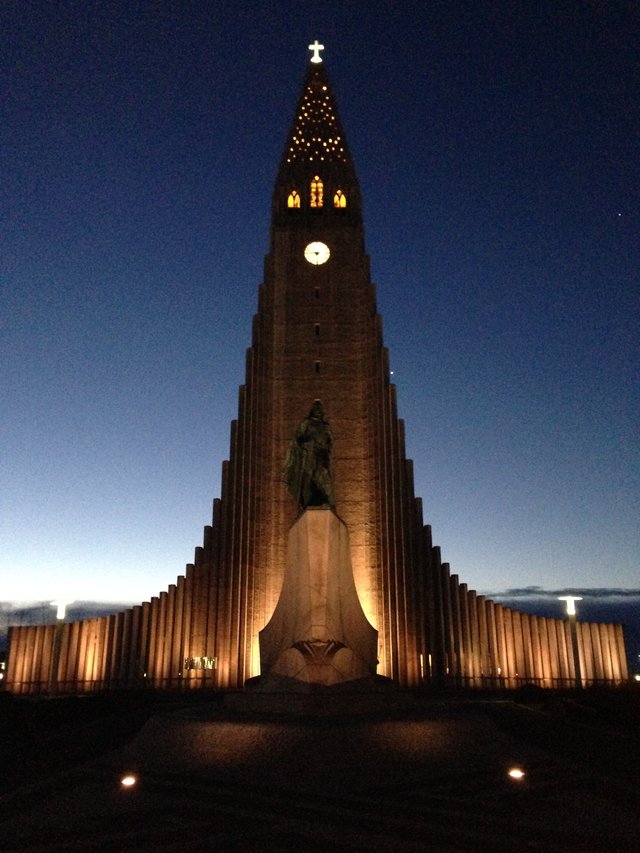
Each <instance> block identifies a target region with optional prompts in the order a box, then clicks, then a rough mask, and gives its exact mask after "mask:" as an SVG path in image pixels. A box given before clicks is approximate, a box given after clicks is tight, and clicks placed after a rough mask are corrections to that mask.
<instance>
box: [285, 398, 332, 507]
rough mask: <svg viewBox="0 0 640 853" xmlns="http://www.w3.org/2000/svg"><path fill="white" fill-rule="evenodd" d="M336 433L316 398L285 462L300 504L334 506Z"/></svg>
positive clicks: (292, 491) (289, 482)
mask: <svg viewBox="0 0 640 853" xmlns="http://www.w3.org/2000/svg"><path fill="white" fill-rule="evenodd" d="M332 446H333V436H332V435H331V428H330V427H329V424H328V423H327V421H326V420H325V419H324V409H323V408H322V403H321V402H320V400H316V401H315V402H314V404H313V406H312V407H311V411H310V412H309V415H308V417H306V418H305V419H304V420H303V421H302V422H301V423H300V425H299V426H298V428H297V429H296V432H295V435H294V437H293V439H292V440H291V444H290V445H289V452H288V453H287V460H286V462H285V466H284V480H285V483H286V484H287V488H288V490H289V492H290V494H291V495H292V496H293V498H294V499H295V500H296V501H297V503H298V506H300V507H302V508H303V509H306V508H307V507H308V506H330V507H332V508H333V507H334V506H335V503H334V499H333V487H332V484H331V449H332Z"/></svg>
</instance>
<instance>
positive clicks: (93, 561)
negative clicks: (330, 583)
mask: <svg viewBox="0 0 640 853" xmlns="http://www.w3.org/2000/svg"><path fill="white" fill-rule="evenodd" d="M0 30H1V36H0V38H1V39H2V50H1V51H0V63H1V64H2V100H3V106H2V111H3V116H2V119H1V121H0V146H1V154H0V156H1V158H2V159H1V166H2V185H3V186H2V200H1V204H2V222H1V226H0V227H1V232H0V275H1V287H2V310H1V312H0V315H1V318H2V332H1V334H2V342H1V346H2V374H1V382H2V465H1V473H0V478H1V481H0V488H1V499H2V508H1V509H2V517H1V521H0V525H1V526H0V540H1V554H0V559H1V563H0V574H1V588H0V600H1V601H26V600H32V599H46V598H54V597H58V596H64V597H68V598H71V599H91V600H98V601H100V600H104V601H111V602H113V601H122V602H131V603H133V602H140V601H142V600H148V599H149V598H150V597H151V596H152V595H156V594H157V593H158V592H159V591H160V590H162V589H166V588H167V586H168V584H170V583H173V582H175V578H176V576H177V575H179V574H182V573H183V572H184V567H185V564H186V563H188V562H190V561H191V560H192V559H193V550H194V547H195V546H197V545H200V544H201V543H202V528H203V526H204V525H205V524H208V523H210V518H211V502H212V500H213V498H214V497H217V496H219V494H220V473H221V464H222V461H223V460H224V459H226V458H228V453H229V426H230V421H231V420H232V419H233V418H234V417H235V415H236V411H237V397H238V387H239V385H240V384H241V383H242V382H243V379H244V359H245V350H246V348H247V347H248V346H249V345H250V342H251V319H252V315H253V313H254V312H255V310H256V308H257V291H258V285H259V284H260V282H261V280H262V271H263V259H264V255H265V254H266V252H267V249H268V232H269V216H270V203H271V192H272V189H273V183H274V180H275V175H276V170H277V166H278V162H279V159H280V156H281V153H282V148H283V146H284V143H285V137H286V135H287V131H288V130H289V127H290V124H291V121H292V118H293V113H294V108H295V104H296V101H297V98H298V96H299V93H300V89H301V86H302V82H303V79H304V75H305V72H306V67H307V62H308V56H309V51H308V50H307V45H308V44H309V43H310V42H312V41H313V40H314V39H315V38H318V40H319V41H321V42H322V44H324V45H325V48H326V49H325V51H324V59H325V63H326V69H327V73H328V75H329V78H330V80H331V82H332V85H333V88H334V91H335V94H336V98H337V102H338V105H339V108H340V113H341V118H342V121H343V124H344V127H345V130H346V134H347V137H348V140H349V145H350V148H351V152H352V154H353V157H354V160H355V164H356V168H357V171H358V176H359V180H360V185H361V190H362V194H363V198H364V216H365V231H366V240H367V249H368V252H369V255H370V257H371V268H372V276H373V279H374V281H375V282H376V285H377V289H378V308H379V311H380V313H381V314H382V316H383V319H384V336H385V344H386V345H387V346H388V348H389V350H390V354H391V365H392V369H393V374H394V375H393V381H394V382H395V383H396V385H397V389H398V400H399V414H400V417H402V418H403V419H404V421H405V424H406V435H407V454H408V456H409V457H410V458H412V459H413V460H414V465H415V483H416V494H417V495H419V496H421V497H422V498H423V501H424V511H425V521H426V522H428V523H430V524H431V525H432V526H433V536H434V541H435V542H436V543H437V544H439V545H440V546H441V548H442V556H443V560H445V561H448V562H450V563H451V566H452V571H454V572H456V573H458V574H459V575H460V577H461V580H463V581H464V582H466V583H468V584H469V586H470V587H471V588H475V589H477V590H478V591H480V592H489V593H493V594H496V593H499V592H501V591H505V590H508V589H513V588H521V587H529V586H540V587H542V588H543V589H551V590H557V589H561V588H564V587H571V588H591V587H597V588H621V589H627V590H630V589H638V588H640V571H639V559H638V555H639V554H640V535H639V524H638V519H639V518H640V483H639V476H638V471H639V465H638V462H639V461H640V460H639V458H638V457H639V454H638V420H639V418H638V415H639V411H640V405H639V404H640V390H639V384H638V373H639V372H638V350H639V348H638V344H639V340H638V320H639V316H638V315H639V312H638V295H639V292H640V288H639V287H638V285H639V279H640V228H639V225H640V205H639V198H640V196H639V193H638V190H639V187H640V151H639V147H640V146H639V141H640V97H639V93H640V73H639V68H640V65H639V63H638V44H639V43H640V40H639V37H640V6H639V5H638V4H637V3H636V2H626V0H620V2H615V0H613V2H596V0H593V2H589V0H582V2H578V0H575V2H573V0H566V2H565V0H553V2H544V0H541V2H535V3H527V2H499V0H498V1H497V2H472V0H468V2H455V0H443V2H428V1H427V0H423V2H419V3H412V2H403V3H397V4H396V3H390V2H387V3H380V2H368V3H357V2H348V0H341V2H322V3H314V2H286V0H285V1H284V2H283V1H282V0H281V2H270V3H266V2H265V3H260V2H255V3H251V2H244V3H241V2H204V0H200V2H188V0H182V2H165V1H164V0H158V2H144V3H142V2H141V3H138V2H92V1H91V0H78V2H28V0H19V2H11V0H4V2H3V3H2V5H1V6H0ZM327 417H328V418H329V420H330V419H331V412H327ZM283 488H284V487H283ZM338 509H339V508H338Z"/></svg>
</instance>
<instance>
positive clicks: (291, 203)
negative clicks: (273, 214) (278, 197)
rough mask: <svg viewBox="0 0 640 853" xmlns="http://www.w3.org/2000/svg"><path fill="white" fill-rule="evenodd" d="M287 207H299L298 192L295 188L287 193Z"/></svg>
mask: <svg viewBox="0 0 640 853" xmlns="http://www.w3.org/2000/svg"><path fill="white" fill-rule="evenodd" d="M287 207H300V194H299V193H298V192H297V191H296V190H291V192H290V193H289V198H288V199H287Z"/></svg>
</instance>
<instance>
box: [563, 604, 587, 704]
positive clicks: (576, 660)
mask: <svg viewBox="0 0 640 853" xmlns="http://www.w3.org/2000/svg"><path fill="white" fill-rule="evenodd" d="M558 601H564V602H566V605H567V616H568V618H569V630H570V633H571V647H572V650H573V668H574V671H575V675H576V683H575V686H576V687H582V672H581V670H580V651H579V649H578V625H577V622H576V601H582V596H580V595H559V596H558Z"/></svg>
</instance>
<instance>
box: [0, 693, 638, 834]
mask: <svg viewBox="0 0 640 853" xmlns="http://www.w3.org/2000/svg"><path fill="white" fill-rule="evenodd" d="M0 700H1V701H0V762H1V765H0V766H1V773H0V849H1V850H2V851H11V850H28V851H52V850H61V851H62V850H64V851H67V850H83V851H84V850H86V851H136V850H155V851H165V850H167V851H183V850H184V851H193V850H217V851H227V850H229V851H231V850H247V851H263V850H264V851H271V850H283V851H285V850H286V851H289V850H290V851H327V850H329V851H331V850H345V851H370V850H371V851H375V850H381V851H405V850H416V851H418V850H443V851H460V850H469V851H482V850H492V851H506V850H525V851H600V850H602V851H627V850H629V851H632V850H633V851H636V850H640V748H639V744H640V726H639V723H640V692H638V691H634V690H618V691H613V692H595V691H594V692H592V691H589V690H585V691H581V692H580V693H575V694H570V693H564V694H553V693H540V692H539V691H533V692H532V691H527V690H526V689H523V690H522V691H521V692H519V693H513V694H508V695H502V696H496V695H484V696H481V695H479V694H477V693H472V694H468V693H467V694H455V695H452V694H446V695H445V694H442V695H438V694H433V693H432V694H420V693H416V694H402V695H401V696H396V697H393V696H391V697H389V699H388V700H385V702H383V706H384V707H378V708H377V709H376V710H375V711H367V710H363V709H361V710H360V711H359V712H358V713H353V712H351V711H350V710H349V700H348V698H344V697H343V698H342V699H341V700H340V704H339V705H337V706H336V707H335V708H334V709H333V712H332V713H329V714H317V713H313V712H310V713H305V714H299V713H297V714H284V715H283V714H274V713H269V712H268V711H263V712H258V711H256V710H255V709H254V710H248V709H247V708H244V709H243V708H242V704H240V708H236V709H233V710H232V709H230V708H227V707H225V706H224V705H223V702H222V697H221V696H220V695H219V694H217V695H207V696H202V695H199V696H197V697H195V698H194V697H192V696H187V697H185V696H184V695H182V696H176V695H173V696H167V695H162V694H157V693H142V694H134V693H126V694H119V695H113V694H111V695H102V696H91V697H83V698H79V697H66V698H63V697H61V698H55V699H28V698H22V699H17V698H15V697H10V696H8V695H6V694H2V695H0ZM359 701H360V702H361V697H360V700H359ZM515 765H517V766H519V767H521V768H522V769H523V770H524V771H525V773H526V775H525V777H524V779H522V780H520V781H514V780H512V779H511V778H510V777H509V776H508V775H507V770H508V769H509V768H510V767H512V766H515ZM125 772H135V774H136V775H137V778H138V783H137V784H136V785H135V786H133V787H132V788H129V789H125V788H124V787H123V786H122V785H121V783H120V779H121V778H122V776H123V775H124V774H125Z"/></svg>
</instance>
